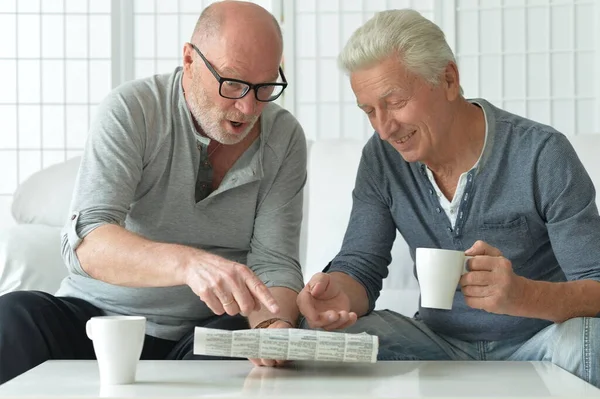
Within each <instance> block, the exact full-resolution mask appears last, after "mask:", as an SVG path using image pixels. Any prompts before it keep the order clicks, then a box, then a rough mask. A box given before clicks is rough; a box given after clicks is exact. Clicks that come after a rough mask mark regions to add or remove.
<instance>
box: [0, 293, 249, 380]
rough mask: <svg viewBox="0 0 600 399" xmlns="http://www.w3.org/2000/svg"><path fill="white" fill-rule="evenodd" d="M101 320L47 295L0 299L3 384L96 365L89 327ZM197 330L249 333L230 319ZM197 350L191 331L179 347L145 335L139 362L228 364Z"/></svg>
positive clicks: (88, 309) (77, 302)
mask: <svg viewBox="0 0 600 399" xmlns="http://www.w3.org/2000/svg"><path fill="white" fill-rule="evenodd" d="M103 314H104V313H103V312H102V310H100V309H98V308H96V307H95V306H93V305H91V304H89V303H88V302H86V301H83V300H81V299H78V298H68V297H55V296H53V295H50V294H47V293H45V292H38V291H16V292H11V293H8V294H5V295H3V296H0V384H2V383H4V382H6V381H8V380H10V379H12V378H14V377H16V376H18V375H19V374H21V373H24V372H25V371H27V370H29V369H31V368H33V367H35V366H37V365H39V364H41V363H43V362H44V361H46V360H50V359H90V360H93V359H95V358H96V356H95V354H94V347H93V343H92V341H91V340H90V339H89V338H88V337H87V335H86V332H85V324H86V322H87V321H88V320H89V319H90V318H91V317H93V316H102V315H103ZM198 325H199V326H203V327H210V328H220V329H224V330H240V329H247V328H249V326H248V322H247V320H246V318H245V317H242V316H228V315H223V316H214V317H212V318H210V319H208V320H204V321H202V322H200V323H198ZM193 350H194V331H193V330H192V331H190V332H189V333H188V334H186V335H185V336H184V337H182V338H181V339H180V340H179V341H170V340H166V339H161V338H156V337H152V336H149V335H146V337H145V338H144V347H143V349H142V355H141V359H143V360H162V359H166V360H197V359H207V360H210V359H226V358H221V357H213V356H201V355H194V353H193ZM232 360H233V359H232ZM238 360H239V359H238Z"/></svg>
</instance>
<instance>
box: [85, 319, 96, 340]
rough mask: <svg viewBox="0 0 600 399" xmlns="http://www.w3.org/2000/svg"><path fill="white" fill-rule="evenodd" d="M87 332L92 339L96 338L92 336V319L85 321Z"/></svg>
mask: <svg viewBox="0 0 600 399" xmlns="http://www.w3.org/2000/svg"><path fill="white" fill-rule="evenodd" d="M85 333H86V334H87V336H88V338H89V339H91V340H92V341H93V340H94V337H93V336H92V320H91V319H90V320H88V321H87V322H86V323H85Z"/></svg>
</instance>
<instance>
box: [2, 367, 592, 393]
mask: <svg viewBox="0 0 600 399" xmlns="http://www.w3.org/2000/svg"><path fill="white" fill-rule="evenodd" d="M0 397H1V398H6V397H12V398H26V397H29V398H31V397H35V398H56V397H65V398H74V397H77V398H87V397H118V398H139V397H144V398H184V397H185V398H192V397H194V398H239V397H244V398H278V399H280V398H281V399H285V398H310V399H319V398H329V399H332V398H335V399H338V398H361V399H363V398H422V397H426V398H441V397H444V398H464V397H470V398H548V397H566V398H581V397H598V398H600V390H599V389H597V388H595V387H593V386H592V385H590V384H587V383H586V382H584V381H583V380H580V379H579V378H577V377H574V376H572V375H571V374H569V373H567V372H565V371H563V370H562V369H560V368H558V367H556V366H554V365H552V364H550V363H542V362H378V363H375V364H365V363H361V364H340V363H337V364H332V363H302V364H300V363H298V364H293V365H290V367H288V368H280V369H274V368H265V367H256V368H255V367H253V366H252V365H251V364H250V362H248V361H141V362H140V364H139V366H138V372H137V382H136V383H135V384H131V385H121V386H114V387H108V388H106V387H100V386H99V384H98V368H97V363H96V362H95V361H70V360H63V361H48V362H46V363H44V364H42V365H40V366H38V367H36V368H34V369H33V370H30V371H29V372H27V373H25V374H23V375H21V376H19V377H17V378H15V379H13V380H11V381H9V382H7V383H6V384H4V385H2V386H0Z"/></svg>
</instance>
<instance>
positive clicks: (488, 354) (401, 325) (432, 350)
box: [303, 310, 600, 388]
mask: <svg viewBox="0 0 600 399" xmlns="http://www.w3.org/2000/svg"><path fill="white" fill-rule="evenodd" d="M303 324H304V327H307V326H306V322H305V321H303ZM343 332H349V333H359V332H367V333H369V334H372V335H377V336H378V337H379V354H378V356H377V359H378V360H509V361H519V360H522V361H549V362H552V363H554V364H555V365H557V366H559V367H561V368H563V369H564V370H566V371H568V372H570V373H572V374H574V375H576V376H577V377H579V378H582V379H583V380H585V381H587V382H589V383H591V384H592V385H595V386H596V387H599V388H600V318H590V317H578V318H574V319H571V320H567V321H565V322H564V323H560V324H552V325H550V326H548V327H546V328H544V329H542V330H541V331H539V332H538V333H536V334H535V335H534V336H532V337H529V338H521V339H507V340H503V341H473V342H465V341H461V340H458V339H455V338H452V337H449V336H445V335H441V334H437V333H435V332H433V331H432V330H430V329H429V328H428V327H427V326H426V325H425V323H423V322H422V321H419V320H415V319H412V318H410V317H406V316H403V315H401V314H398V313H395V312H392V311H389V310H383V311H375V312H372V313H371V314H369V315H367V316H364V317H361V318H360V319H358V321H357V322H356V324H354V325H353V326H351V327H349V328H347V329H345V330H344V331H343Z"/></svg>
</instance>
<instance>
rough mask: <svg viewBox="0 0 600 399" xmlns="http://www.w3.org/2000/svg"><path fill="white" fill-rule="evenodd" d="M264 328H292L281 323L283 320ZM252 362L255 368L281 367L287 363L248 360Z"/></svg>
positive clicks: (284, 361)
mask: <svg viewBox="0 0 600 399" xmlns="http://www.w3.org/2000/svg"><path fill="white" fill-rule="evenodd" d="M265 328H292V326H291V325H290V324H289V323H287V322H285V321H283V320H278V321H276V322H274V323H271V324H269V326H268V327H265ZM248 360H250V361H251V362H252V364H254V365H255V366H259V367H261V366H267V367H277V366H283V365H285V364H286V363H287V360H281V359H277V360H275V359H248Z"/></svg>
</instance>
